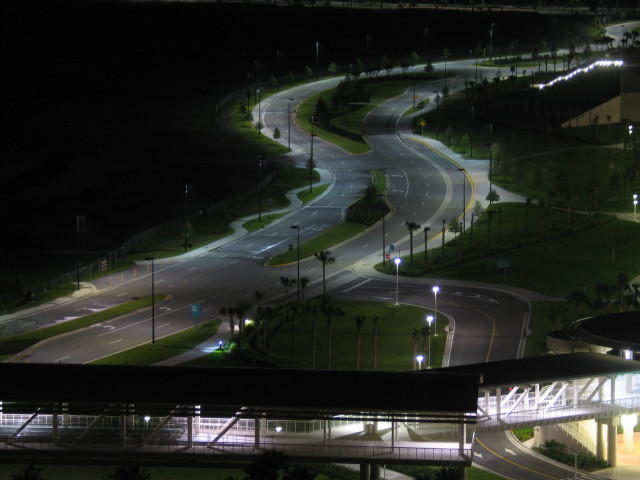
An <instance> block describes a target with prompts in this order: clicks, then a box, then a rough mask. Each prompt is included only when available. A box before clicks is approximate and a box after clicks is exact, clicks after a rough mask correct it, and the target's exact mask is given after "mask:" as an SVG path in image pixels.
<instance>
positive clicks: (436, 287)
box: [431, 285, 440, 293]
mask: <svg viewBox="0 0 640 480" xmlns="http://www.w3.org/2000/svg"><path fill="white" fill-rule="evenodd" d="M431 290H432V291H433V293H438V292H439V291H440V287H439V286H437V285H436V286H435V287H433V288H432V289H431Z"/></svg>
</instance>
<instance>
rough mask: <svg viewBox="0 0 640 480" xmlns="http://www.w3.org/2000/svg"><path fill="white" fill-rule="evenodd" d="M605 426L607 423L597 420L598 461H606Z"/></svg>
mask: <svg viewBox="0 0 640 480" xmlns="http://www.w3.org/2000/svg"><path fill="white" fill-rule="evenodd" d="M604 426H605V423H604V422H603V421H601V420H596V458H597V459H598V460H604V459H605V450H606V449H605V445H606V443H605V441H604Z"/></svg>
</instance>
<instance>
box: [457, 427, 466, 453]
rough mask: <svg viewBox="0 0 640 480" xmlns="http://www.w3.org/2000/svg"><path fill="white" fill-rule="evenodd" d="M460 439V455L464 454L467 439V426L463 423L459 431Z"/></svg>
mask: <svg viewBox="0 0 640 480" xmlns="http://www.w3.org/2000/svg"><path fill="white" fill-rule="evenodd" d="M458 433H459V438H458V453H459V454H460V455H462V454H464V443H465V440H466V439H467V424H466V423H463V424H461V425H460V428H459V430H458Z"/></svg>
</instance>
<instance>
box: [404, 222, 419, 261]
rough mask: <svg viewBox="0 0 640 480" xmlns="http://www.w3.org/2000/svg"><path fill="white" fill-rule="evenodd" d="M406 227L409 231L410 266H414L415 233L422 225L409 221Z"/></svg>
mask: <svg viewBox="0 0 640 480" xmlns="http://www.w3.org/2000/svg"><path fill="white" fill-rule="evenodd" d="M404 225H405V227H407V230H409V265H413V232H415V231H416V230H418V229H419V228H420V225H418V224H417V223H416V222H410V221H409V220H405V222H404Z"/></svg>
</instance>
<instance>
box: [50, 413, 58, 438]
mask: <svg viewBox="0 0 640 480" xmlns="http://www.w3.org/2000/svg"><path fill="white" fill-rule="evenodd" d="M51 430H52V431H51V436H52V437H53V444H54V445H57V444H58V414H57V413H54V414H53V417H52V418H51Z"/></svg>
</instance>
